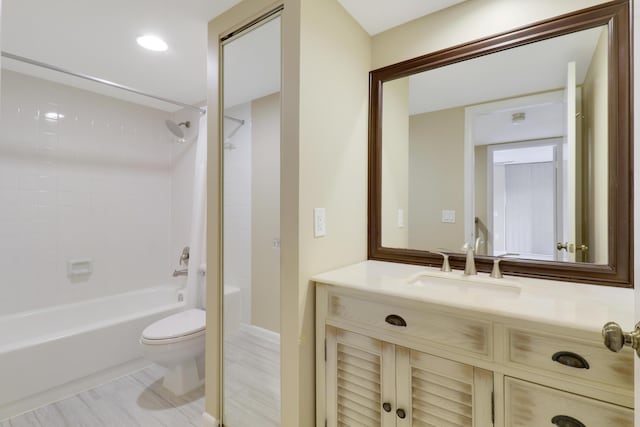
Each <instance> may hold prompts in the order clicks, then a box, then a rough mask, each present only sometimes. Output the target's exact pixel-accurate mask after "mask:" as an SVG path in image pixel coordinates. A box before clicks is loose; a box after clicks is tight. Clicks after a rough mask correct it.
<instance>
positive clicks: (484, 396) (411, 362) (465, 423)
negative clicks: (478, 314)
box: [396, 347, 493, 427]
mask: <svg viewBox="0 0 640 427" xmlns="http://www.w3.org/2000/svg"><path fill="white" fill-rule="evenodd" d="M396 375H397V378H396V382H397V402H398V409H397V411H398V412H397V413H396V417H397V424H396V425H397V426H398V427H408V426H416V427H417V426H428V427H472V426H473V427H488V426H492V425H493V420H492V418H493V416H492V414H493V411H492V406H493V402H492V393H493V374H492V373H491V372H489V371H485V370H482V369H479V368H474V367H473V366H469V365H465V364H462V363H458V362H453V361H451V360H446V359H442V358H440V357H435V356H431V355H429V354H425V353H421V352H419V351H416V350H411V349H408V348H404V347H397V348H396Z"/></svg>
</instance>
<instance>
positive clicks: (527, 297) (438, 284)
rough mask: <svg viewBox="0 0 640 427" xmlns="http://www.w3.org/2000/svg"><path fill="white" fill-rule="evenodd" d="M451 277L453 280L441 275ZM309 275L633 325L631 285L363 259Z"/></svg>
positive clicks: (525, 314) (582, 324)
mask: <svg viewBox="0 0 640 427" xmlns="http://www.w3.org/2000/svg"><path fill="white" fill-rule="evenodd" d="M443 279H453V280H443ZM311 280H313V281H315V282H320V283H326V284H329V285H335V286H342V287H346V288H353V289H359V290H362V291H368V292H374V293H377V294H383V295H391V296H397V297H401V298H408V299H412V300H418V301H424V302H429V303H434V304H441V305H446V306H450V307H455V308H461V309H466V310H474V311H479V312H484V313H490V314H496V315H499V316H507V317H515V318H520V319H524V320H532V321H537V322H543V323H551V324H557V325H559V326H566V327H571V328H577V329H583V330H590V331H600V330H601V329H602V326H603V325H604V324H605V323H606V322H609V321H614V322H617V323H619V324H620V325H621V326H622V328H623V329H624V330H632V329H633V326H634V325H635V322H634V319H633V314H634V292H633V289H626V288H615V287H609V286H598V285H585V284H579V283H570V282H559V281H554V280H541V279H530V278H522V277H513V276H504V278H503V279H492V278H490V277H489V275H488V274H486V273H479V274H478V275H477V276H464V275H463V274H462V271H460V270H454V271H452V272H451V273H443V272H441V271H440V270H439V269H437V268H432V267H424V266H416V265H409V264H400V263H392V262H381V261H364V262H360V263H358V264H353V265H350V266H347V267H343V268H340V269H337V270H332V271H328V272H326V273H322V274H318V275H316V276H314V277H312V278H311Z"/></svg>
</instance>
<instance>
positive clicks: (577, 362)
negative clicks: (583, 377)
mask: <svg viewBox="0 0 640 427" xmlns="http://www.w3.org/2000/svg"><path fill="white" fill-rule="evenodd" d="M551 360H553V361H554V362H558V363H560V364H561V365H564V366H568V367H570V368H578V369H589V362H587V359H585V358H584V357H582V356H580V355H579V354H576V353H572V352H570V351H559V352H557V353H555V354H554V355H553V356H551Z"/></svg>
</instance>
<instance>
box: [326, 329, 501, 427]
mask: <svg viewBox="0 0 640 427" xmlns="http://www.w3.org/2000/svg"><path fill="white" fill-rule="evenodd" d="M326 342H327V344H326V345H327V349H326V368H325V378H326V387H327V394H326V396H327V400H326V405H327V406H326V407H327V410H326V415H327V419H326V424H327V426H333V427H335V426H378V425H380V426H384V427H391V426H414V425H415V426H422V425H435V426H442V427H448V426H489V425H491V424H492V401H491V399H492V393H493V373H492V372H490V371H486V370H483V369H480V368H476V367H473V366H471V365H466V364H463V363H459V362H454V361H451V360H447V359H444V358H441V357H437V356H433V355H430V354H427V353H423V352H420V351H416V350H413V349H410V348H407V347H402V346H398V345H394V344H391V343H388V342H385V341H381V340H377V339H375V338H372V337H369V336H366V335H361V334H357V333H354V332H349V331H347V330H343V329H339V328H334V327H331V326H327V328H326ZM329 391H330V392H329Z"/></svg>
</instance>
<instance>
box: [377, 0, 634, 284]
mask: <svg viewBox="0 0 640 427" xmlns="http://www.w3.org/2000/svg"><path fill="white" fill-rule="evenodd" d="M628 8H629V4H628V2H615V3H609V4H606V5H601V6H597V7H594V8H590V9H586V10H583V11H579V12H576V13H573V14H570V15H564V16H561V17H558V18H555V19H551V20H548V21H544V22H541V23H537V24H534V25H531V26H529V27H526V28H520V29H517V30H515V31H513V32H510V33H505V34H499V35H497V36H493V37H490V38H487V39H483V40H479V41H475V42H472V43H469V44H465V45H461V46H457V47H453V48H451V49H447V50H443V51H440V52H436V53H433V54H429V55H425V56H423V57H419V58H414V59H412V60H409V61H405V62H403V63H399V64H394V65H392V66H389V67H385V68H382V69H379V70H375V71H372V72H371V98H370V99H371V103H370V118H371V120H370V125H371V126H370V174H371V179H370V183H371V188H370V204H369V206H370V221H369V224H370V241H369V256H370V258H371V259H383V260H390V261H400V262H411V263H427V264H431V265H439V263H440V262H441V258H440V257H439V256H436V255H435V254H433V252H429V251H436V250H439V251H445V252H449V253H456V252H458V253H460V252H461V251H462V247H463V245H471V246H472V247H473V248H474V250H475V253H476V255H477V256H478V263H479V265H481V269H483V270H485V271H489V269H490V266H491V263H492V258H493V257H498V256H499V257H505V258H506V259H505V261H503V264H502V265H503V266H504V270H505V271H507V272H509V273H510V274H515V275H525V276H537V277H545V278H554V279H560V280H572V281H584V282H589V283H600V284H608V285H617V286H631V272H630V264H629V262H630V252H631V247H630V236H629V230H630V229H629V223H630V220H631V216H630V209H631V208H630V204H629V199H630V194H631V193H630V188H631V183H630V180H631V177H630V173H629V170H630V167H631V161H632V160H631V159H632V157H631V152H630V147H631V145H630V137H629V135H630V129H629V124H630V120H629V117H630V101H629V88H630V86H629V67H630V63H631V60H630V52H629V28H628ZM458 258H459V259H458V260H457V262H458V263H459V265H458V267H461V266H462V257H458ZM453 259H454V261H455V260H456V257H455V256H454V257H453Z"/></svg>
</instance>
